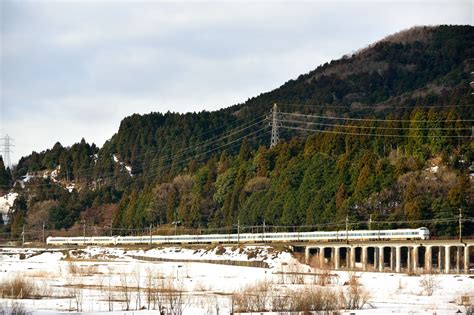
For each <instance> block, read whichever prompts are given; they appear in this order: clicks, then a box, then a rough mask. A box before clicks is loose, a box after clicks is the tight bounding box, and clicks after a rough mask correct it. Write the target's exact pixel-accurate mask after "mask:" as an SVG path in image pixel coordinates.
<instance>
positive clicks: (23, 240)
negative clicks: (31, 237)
mask: <svg viewBox="0 0 474 315" xmlns="http://www.w3.org/2000/svg"><path fill="white" fill-rule="evenodd" d="M23 246H25V225H24V224H23V228H22V230H21V247H23Z"/></svg>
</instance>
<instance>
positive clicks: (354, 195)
mask: <svg viewBox="0 0 474 315" xmlns="http://www.w3.org/2000/svg"><path fill="white" fill-rule="evenodd" d="M473 57H474V30H473V27H472V26H438V27H416V28H413V29H410V30H407V31H403V32H400V33H397V34H394V35H391V36H389V37H387V38H385V39H382V40H381V41H379V42H377V43H374V44H373V45H370V46H369V47H366V48H363V49H361V50H359V51H358V52H356V53H354V54H352V55H347V56H344V57H343V58H341V59H339V60H333V61H331V62H329V63H326V64H324V65H322V66H320V67H318V68H317V69H315V70H313V71H311V72H309V73H307V74H303V75H301V76H299V77H298V78H297V79H295V80H290V81H288V82H286V83H285V84H284V85H282V86H281V87H279V88H277V89H275V90H273V91H270V92H268V93H263V94H261V95H259V96H256V97H253V98H251V99H249V100H247V101H246V102H245V103H242V104H237V105H234V106H231V107H229V108H225V109H222V110H219V111H215V112H206V111H204V112H200V113H188V114H176V113H170V112H168V113H165V114H161V113H150V114H146V115H136V114H135V115H132V116H129V117H126V118H125V119H124V120H123V121H122V122H121V124H120V127H119V130H118V132H117V133H116V134H115V135H113V136H112V138H111V139H110V140H109V141H107V142H106V143H105V144H104V146H103V147H102V148H97V147H96V146H95V145H90V144H88V143H86V142H85V141H84V140H82V141H81V142H79V143H77V144H75V145H73V146H71V147H67V148H65V147H63V146H62V145H61V144H60V143H57V144H56V145H55V146H54V147H53V148H52V149H49V150H46V151H43V152H41V153H36V152H34V153H33V154H31V155H30V156H27V157H24V158H22V159H21V160H20V161H19V164H18V165H17V167H16V169H15V170H14V173H13V175H14V178H13V179H12V181H11V182H12V183H13V182H15V181H16V182H17V185H16V186H15V188H14V189H15V190H16V191H18V192H19V193H20V195H21V196H20V197H19V199H18V200H20V201H22V202H18V204H16V205H15V206H14V208H15V212H14V214H12V218H11V220H10V223H9V224H8V225H7V226H5V227H4V228H5V229H7V230H8V231H11V233H12V234H15V233H16V234H17V233H18V227H19V226H21V225H22V224H23V222H26V223H27V224H28V225H31V227H33V228H34V227H38V225H39V224H40V222H44V221H45V222H48V225H49V226H50V227H54V228H56V229H61V228H66V229H70V228H71V227H73V229H74V227H77V224H78V222H79V221H80V220H86V221H87V222H88V224H89V225H97V226H104V223H105V222H109V223H108V224H110V221H113V225H114V226H116V227H121V228H124V229H131V228H143V227H146V226H149V225H150V224H154V225H156V224H162V225H163V224H168V223H171V222H178V221H179V222H180V223H181V224H182V225H183V226H184V227H189V228H201V227H214V228H218V227H224V226H225V227H231V226H232V225H235V224H236V223H237V222H240V223H241V224H243V225H247V226H251V225H256V224H263V222H266V224H270V225H294V226H296V227H295V228H298V227H299V228H301V226H303V225H311V226H313V228H318V229H322V228H330V229H336V228H341V227H342V226H343V225H344V224H345V220H346V218H347V219H348V220H349V221H350V222H352V223H351V224H352V226H353V227H364V226H365V225H366V223H364V222H366V221H368V220H369V219H370V218H371V219H372V220H373V221H374V222H379V223H374V226H375V225H376V226H377V227H386V226H390V227H398V226H407V225H409V226H420V225H427V226H429V227H430V228H431V229H432V231H433V232H435V233H438V234H439V235H452V234H454V233H455V232H456V230H455V226H456V224H453V223H452V222H451V221H453V220H454V219H453V218H455V216H457V215H458V212H459V209H461V211H462V212H464V216H465V217H468V216H472V215H474V213H472V210H471V209H472V208H473V207H472V195H473V194H472V193H473V191H472V186H473V185H472V174H471V171H472V161H473V157H474V145H473V142H472V137H471V128H472V119H473V116H474V115H473V106H472V101H471V100H472V96H471V89H470V87H469V82H470V72H471V70H472V65H473V60H474V59H473ZM274 103H276V104H278V109H279V110H280V111H281V112H280V113H279V114H278V120H279V121H278V124H279V125H281V128H279V129H280V139H281V141H280V143H279V144H278V145H277V146H275V147H274V148H268V143H269V137H270V135H269V132H270V127H268V124H269V122H270V121H269V120H268V119H265V116H266V115H269V114H270V110H271V108H272V106H273V104H274ZM25 176H27V179H28V180H25ZM22 185H23V186H24V187H25V188H20V187H21V186H22ZM65 188H68V190H66V189H65ZM435 219H437V220H439V221H438V222H435V221H433V220H435ZM424 220H425V221H424ZM442 220H445V222H441V221H442ZM382 221H383V222H385V223H380V222H382ZM404 221H409V222H406V223H404ZM396 222H398V223H396ZM439 222H441V223H439ZM322 224H324V225H322ZM340 224H342V225H340ZM464 229H465V232H467V233H473V232H474V229H473V226H472V223H470V222H465V227H464Z"/></svg>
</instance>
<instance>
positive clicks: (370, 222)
mask: <svg viewBox="0 0 474 315" xmlns="http://www.w3.org/2000/svg"><path fill="white" fill-rule="evenodd" d="M369 230H372V215H371V214H369Z"/></svg>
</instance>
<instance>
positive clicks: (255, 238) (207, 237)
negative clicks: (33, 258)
mask: <svg viewBox="0 0 474 315" xmlns="http://www.w3.org/2000/svg"><path fill="white" fill-rule="evenodd" d="M429 236H430V232H429V230H428V229H427V228H424V227H422V228H418V229H399V230H356V231H332V232H283V233H244V234H204V235H151V236H97V237H80V236H78V237H48V238H47V240H46V243H47V244H48V245H135V244H205V243H269V242H270V243H271V242H309V241H311V242H317V241H321V242H323V241H324V242H331V241H336V242H341V241H346V240H348V241H369V240H426V239H428V238H429Z"/></svg>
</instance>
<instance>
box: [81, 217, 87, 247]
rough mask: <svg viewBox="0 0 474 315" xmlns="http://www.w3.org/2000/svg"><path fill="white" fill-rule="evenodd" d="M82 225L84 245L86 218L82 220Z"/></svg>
mask: <svg viewBox="0 0 474 315" xmlns="http://www.w3.org/2000/svg"><path fill="white" fill-rule="evenodd" d="M82 226H83V235H84V245H86V220H82Z"/></svg>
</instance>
